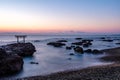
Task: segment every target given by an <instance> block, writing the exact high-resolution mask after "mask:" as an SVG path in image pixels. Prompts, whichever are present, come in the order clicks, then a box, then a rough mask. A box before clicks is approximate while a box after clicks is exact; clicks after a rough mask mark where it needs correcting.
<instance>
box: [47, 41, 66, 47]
mask: <svg viewBox="0 0 120 80" xmlns="http://www.w3.org/2000/svg"><path fill="white" fill-rule="evenodd" d="M47 45H51V46H54V47H62V46H65V43H62V42H49V43H47Z"/></svg>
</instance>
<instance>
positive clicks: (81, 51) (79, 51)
mask: <svg viewBox="0 0 120 80" xmlns="http://www.w3.org/2000/svg"><path fill="white" fill-rule="evenodd" d="M74 51H75V52H78V53H81V54H83V48H82V47H79V46H77V47H75V48H74Z"/></svg>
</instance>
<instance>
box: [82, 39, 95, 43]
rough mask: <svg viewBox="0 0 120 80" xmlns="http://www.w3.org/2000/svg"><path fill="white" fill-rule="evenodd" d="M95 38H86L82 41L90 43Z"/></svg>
mask: <svg viewBox="0 0 120 80" xmlns="http://www.w3.org/2000/svg"><path fill="white" fill-rule="evenodd" d="M92 41H93V40H90V39H84V40H82V42H83V43H90V42H92Z"/></svg>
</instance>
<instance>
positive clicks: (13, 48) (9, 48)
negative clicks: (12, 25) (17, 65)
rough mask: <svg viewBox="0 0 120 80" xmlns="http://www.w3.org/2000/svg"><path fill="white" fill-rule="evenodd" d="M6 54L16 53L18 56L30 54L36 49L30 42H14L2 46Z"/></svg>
mask: <svg viewBox="0 0 120 80" xmlns="http://www.w3.org/2000/svg"><path fill="white" fill-rule="evenodd" d="M2 48H3V49H5V51H6V52H7V53H8V54H17V55H19V56H32V55H33V53H34V52H35V51H36V50H35V46H34V45H33V44H32V43H14V44H8V45H5V46H2Z"/></svg>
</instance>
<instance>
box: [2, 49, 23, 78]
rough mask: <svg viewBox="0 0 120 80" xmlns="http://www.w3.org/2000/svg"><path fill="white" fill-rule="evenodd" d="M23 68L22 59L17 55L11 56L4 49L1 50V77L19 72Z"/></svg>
mask: <svg viewBox="0 0 120 80" xmlns="http://www.w3.org/2000/svg"><path fill="white" fill-rule="evenodd" d="M1 57H2V58H1ZM22 68H23V59H22V57H20V56H18V55H15V54H12V55H9V54H7V53H6V52H5V50H4V49H0V76H3V75H9V74H13V73H16V72H19V71H20V70H21V69H22Z"/></svg>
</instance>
